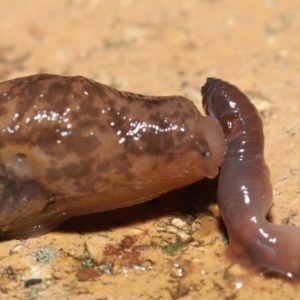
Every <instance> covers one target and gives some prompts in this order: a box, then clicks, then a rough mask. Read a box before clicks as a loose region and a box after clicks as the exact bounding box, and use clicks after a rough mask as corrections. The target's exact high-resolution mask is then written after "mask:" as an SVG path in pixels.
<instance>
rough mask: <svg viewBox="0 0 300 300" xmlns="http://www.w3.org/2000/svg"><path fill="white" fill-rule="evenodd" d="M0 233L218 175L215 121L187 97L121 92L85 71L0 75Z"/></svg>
mask: <svg viewBox="0 0 300 300" xmlns="http://www.w3.org/2000/svg"><path fill="white" fill-rule="evenodd" d="M0 117H1V119H0V120H1V121H0V238H2V239H7V238H27V237H30V236H35V235H40V234H43V233H46V232H48V231H50V230H52V229H54V228H55V227H56V226H58V225H59V224H60V223H62V222H63V221H64V220H66V219H68V218H70V217H73V216H78V215H83V214H89V213H95V212H100V211H105V210H110V209H115V208H119V207H124V206H130V205H134V204H138V203H141V202H143V201H147V200H150V199H153V198H156V197H157V196H158V195H160V194H162V193H165V192H167V191H170V190H173V189H176V188H179V187H182V186H185V185H188V184H191V183H194V182H196V181H198V180H200V179H201V178H203V177H210V178H212V177H215V176H216V175H217V173H218V166H219V165H220V164H221V161H222V159H223V156H224V152H225V139H224V133H223V130H222V128H221V127H220V125H219V124H218V122H217V121H216V120H215V119H214V118H211V117H204V116H202V115H201V114H200V113H199V111H198V109H197V107H196V106H195V105H194V104H193V102H192V101H190V100H188V99H187V98H184V97H181V96H169V97H150V96H143V95H140V94H134V93H130V92H122V91H118V90H116V89H114V88H112V87H109V86H107V85H104V84H101V83H98V82H95V81H93V80H90V79H87V78H84V77H82V76H76V77H64V76H58V75H49V74H38V75H32V76H28V77H22V78H17V79H13V80H8V81H4V82H2V83H0Z"/></svg>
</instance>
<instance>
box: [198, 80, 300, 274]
mask: <svg viewBox="0 0 300 300" xmlns="http://www.w3.org/2000/svg"><path fill="white" fill-rule="evenodd" d="M202 94H203V106H204V108H205V110H206V112H207V113H208V114H209V115H210V116H212V117H214V118H216V119H217V120H218V121H219V123H220V125H221V126H222V127H223V130H224V132H225V137H226V139H227V143H228V148H227V151H226V154H225V158H224V160H223V162H222V164H221V171H220V177H219V184H218V192H217V194H218V196H217V197H218V204H219V207H220V210H221V213H222V217H223V220H224V222H225V225H226V227H227V230H228V234H229V240H230V245H231V248H232V250H233V253H234V254H235V255H236V256H237V257H238V258H241V257H242V258H247V259H250V260H251V261H252V262H254V263H255V264H257V265H258V266H261V267H263V268H266V269H267V270H269V271H272V272H276V273H281V274H284V275H286V276H288V277H290V278H294V277H297V278H299V277H300V229H299V228H295V227H291V226H284V225H275V224H271V223H269V222H268V221H267V220H266V214H267V213H268V210H269V208H270V206H271V202H272V185H271V182H270V172H269V168H268V166H267V165H266V162H265V159H264V134H263V123H262V119H261V118H260V116H259V113H258V111H257V109H256V108H255V106H254V105H253V104H252V103H251V102H250V100H249V99H248V97H247V96H246V95H245V94H243V93H242V92H241V91H240V90H239V89H238V88H237V87H235V86H234V85H231V84H230V83H228V82H225V81H222V80H220V79H215V78H209V79H207V82H206V84H205V85H204V86H203V87H202Z"/></svg>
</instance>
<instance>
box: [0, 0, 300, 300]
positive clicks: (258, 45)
mask: <svg viewBox="0 0 300 300" xmlns="http://www.w3.org/2000/svg"><path fill="white" fill-rule="evenodd" d="M299 11H300V3H299V1H297V0H285V1H283V0H247V1H233V0H222V1H221V0H219V1H218V0H211V1H209V0H206V1H205V0H185V1H180V0H164V1H161V0H160V1H159V0H152V1H139V0H119V1H117V0H109V1H105V0H65V1H63V0H61V1H59V0H44V1H34V0H27V1H26V4H25V2H24V1H20V0H19V1H17V0H9V1H8V0H5V1H1V3H0V19H1V25H0V33H1V39H0V78H1V80H5V79H10V78H15V77H18V76H25V75H29V74H34V73H40V72H48V73H56V74H62V75H79V74H80V75H84V76H87V77H90V78H93V79H95V80H98V81H101V82H103V83H106V84H109V85H113V86H115V87H118V88H120V89H123V90H129V91H134V92H138V93H145V94H156V95H170V94H181V95H185V96H187V97H189V98H191V99H192V100H194V101H195V102H196V104H197V105H198V106H199V107H200V106H201V104H200V100H201V98H200V94H199V88H200V87H201V85H202V84H203V83H204V82H205V79H206V77H212V76H215V77H219V78H223V79H225V80H227V81H230V82H232V83H234V84H235V85H237V86H239V87H240V89H242V90H243V91H245V92H246V93H247V94H248V95H249V96H250V97H251V99H252V100H253V101H254V102H255V104H256V105H257V107H258V108H259V111H260V112H261V114H262V116H263V120H264V126H265V135H266V159H267V161H268V165H269V167H270V169H271V173H272V181H273V188H274V205H273V207H272V209H271V211H270V217H271V219H272V221H273V222H275V223H278V224H280V223H282V222H286V223H289V225H296V226H300V214H299V207H300V197H299V194H300V185H299V177H300V164H299V161H300V160H299V151H298V150H297V149H299V147H300V138H299V135H298V132H299V130H300V118H299V115H300V105H299V99H300V54H299V53H300V51H299V50H300V38H299V32H300V18H299ZM214 191H215V185H214V184H213V183H207V182H205V183H203V184H200V185H196V186H193V187H190V188H188V189H185V190H183V191H178V192H177V191H176V192H173V193H171V194H169V195H166V196H163V197H162V198H161V199H159V200H155V201H153V202H149V203H146V204H143V205H140V206H137V207H133V208H128V209H123V210H119V211H116V212H109V213H102V214H98V215H95V216H89V217H82V218H77V219H75V220H72V221H70V222H68V224H66V225H65V227H63V228H62V229H60V230H57V231H54V232H52V233H50V234H47V235H44V236H42V237H39V238H33V239H29V240H23V241H19V240H11V241H7V242H1V244H0V298H1V299H57V300H58V299H103V300H104V299H109V300H112V299H124V300H126V299H166V300H167V299H175V298H180V299H202V298H203V299H243V300H244V299H253V298H254V297H257V296H259V297H260V298H261V299H273V300H274V299H296V298H297V294H298V293H300V290H299V287H297V286H295V285H293V284H291V283H290V282H288V281H287V280H285V279H283V278H275V277H263V276H261V275H259V274H255V273H254V274H253V273H252V272H250V271H249V270H248V269H245V268H241V267H240V266H239V265H238V264H235V265H233V266H231V264H232V261H231V260H230V259H229V258H228V256H227V255H226V253H227V248H228V246H227V243H226V237H225V230H224V227H222V225H221V223H220V218H219V211H218V207H217V205H216V204H210V203H211V202H213V200H214ZM201 200H202V201H204V203H203V202H201ZM230 266H231V267H230ZM33 278H34V279H37V281H36V282H32V281H31V282H30V281H29V282H28V281H27V282H26V280H28V279H33ZM39 279H42V282H39V281H40V280H39ZM25 282H26V283H27V285H29V287H25V286H24V285H25ZM33 283H36V284H35V285H31V284H33Z"/></svg>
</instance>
